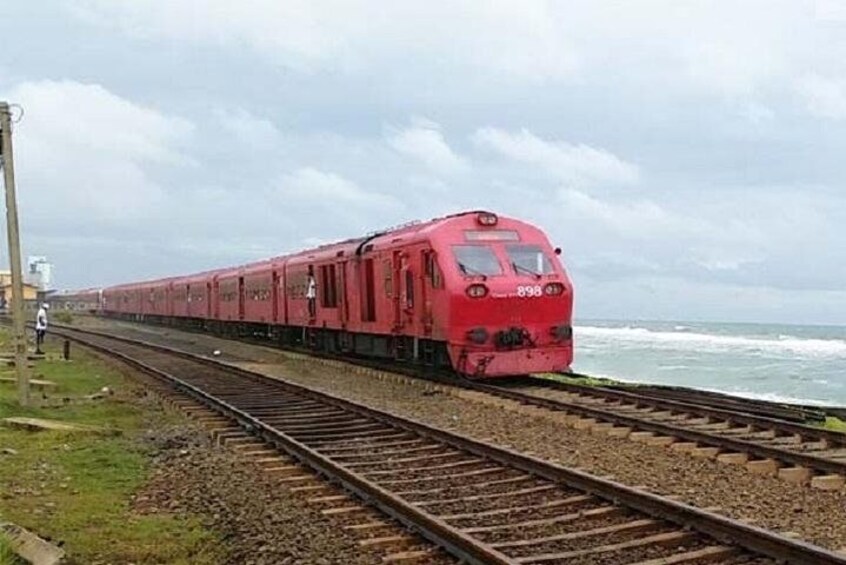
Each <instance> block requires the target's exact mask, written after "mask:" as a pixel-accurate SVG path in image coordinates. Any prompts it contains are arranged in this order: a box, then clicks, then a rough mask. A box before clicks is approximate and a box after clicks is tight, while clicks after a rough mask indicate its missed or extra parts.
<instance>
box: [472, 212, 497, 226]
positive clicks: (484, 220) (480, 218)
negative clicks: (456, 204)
mask: <svg viewBox="0 0 846 565" xmlns="http://www.w3.org/2000/svg"><path fill="white" fill-rule="evenodd" d="M476 221H477V222H479V225H480V226H495V225H496V223H497V222H498V221H499V218H497V217H496V214H491V213H490V212H479V214H478V215H477V216H476Z"/></svg>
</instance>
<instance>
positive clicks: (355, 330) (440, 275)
mask: <svg viewBox="0 0 846 565" xmlns="http://www.w3.org/2000/svg"><path fill="white" fill-rule="evenodd" d="M559 253H560V250H558V249H555V250H553V248H552V247H551V246H550V244H549V241H548V240H547V238H546V236H545V235H544V234H543V232H541V231H540V230H539V229H538V228H536V227H534V226H531V225H529V224H526V223H525V222H521V221H518V220H514V219H511V218H503V217H499V216H497V215H495V214H492V213H490V212H465V213H461V214H455V215H452V216H447V217H443V218H437V219H434V220H431V221H428V222H422V223H416V224H410V225H406V226H402V227H399V228H395V229H391V230H387V231H384V232H379V233H375V234H372V235H369V236H367V237H363V238H358V239H350V240H347V241H342V242H339V243H333V244H330V245H324V246H321V247H318V248H316V249H310V250H308V251H303V252H301V253H297V254H294V255H287V256H282V257H276V258H273V259H269V260H265V261H261V262H258V263H253V264H249V265H244V266H241V267H234V268H231V269H222V270H217V271H211V272H206V273H200V274H195V275H190V276H186V277H175V278H168V279H162V280H156V281H149V282H141V283H133V284H126V285H120V286H114V287H110V288H105V289H103V290H102V299H101V304H100V310H101V312H102V313H103V314H104V315H107V316H115V317H121V318H127V319H133V320H137V321H147V322H154V323H159V324H166V325H173V326H186V327H193V328H196V329H202V330H205V331H209V332H212V333H216V334H220V335H225V336H233V337H238V336H242V337H243V336H251V337H261V338H265V339H267V340H269V341H273V342H277V343H280V344H282V345H288V346H298V347H307V348H310V349H314V350H317V351H324V352H331V353H334V354H348V355H357V356H366V357H376V358H388V359H394V360H397V361H400V362H406V363H418V364H421V365H427V366H434V367H451V368H453V369H454V370H455V371H457V372H458V373H461V374H463V375H466V376H469V377H496V376H507V375H519V374H526V373H537V372H550V371H563V370H567V369H568V368H569V366H570V363H571V362H572V359H573V340H572V326H571V314H572V306H573V288H572V285H571V283H570V280H569V279H568V277H567V274H566V272H565V271H564V269H563V268H562V266H561V264H560V262H559V261H558V258H557V257H556V255H558V254H559ZM89 296H90V295H89Z"/></svg>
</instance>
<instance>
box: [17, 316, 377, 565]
mask: <svg viewBox="0 0 846 565" xmlns="http://www.w3.org/2000/svg"><path fill="white" fill-rule="evenodd" d="M6 338H7V334H6V332H5V330H3V329H0V344H2V343H3V342H4V341H5V340H6ZM47 351H48V355H47V357H46V358H45V359H43V360H36V361H35V362H34V367H33V371H34V374H35V376H37V377H38V380H41V381H45V382H46V383H47V384H42V385H39V387H38V388H35V389H34V391H33V392H34V396H37V397H38V404H39V406H37V407H32V408H26V409H22V408H20V407H19V406H18V405H17V402H16V396H15V395H16V388H15V386H14V383H8V382H3V383H0V420H2V419H6V418H30V419H32V418H37V419H41V420H45V421H47V422H60V423H62V424H66V425H68V424H69V425H73V426H77V425H81V426H83V427H84V428H85V430H84V431H83V432H78V431H72V430H69V429H65V430H50V429H43V430H39V429H38V427H39V426H38V425H35V424H38V423H39V422H35V424H34V425H27V426H25V427H7V426H0V522H9V523H14V524H16V525H18V526H21V527H23V528H26V529H27V530H29V531H31V532H33V533H35V534H37V535H39V536H40V537H42V538H44V539H45V540H48V541H50V542H51V543H53V544H55V545H57V546H60V547H61V548H62V550H63V551H64V552H65V554H66V560H67V562H69V563H200V564H202V563H226V562H240V563H246V562H253V563H279V562H290V563H318V562H340V561H343V562H345V563H372V562H374V556H373V554H372V553H368V552H367V551H365V550H362V548H361V547H360V546H359V545H358V544H357V541H356V540H355V539H354V538H352V537H351V536H350V535H348V534H346V533H345V532H344V531H343V530H342V529H341V528H338V527H337V524H334V523H333V522H330V521H329V520H328V519H327V518H325V517H324V516H322V515H321V514H320V512H319V511H318V510H317V509H315V508H314V507H313V506H310V505H307V504H306V503H305V502H304V501H303V500H302V499H301V498H298V497H295V496H293V495H292V494H290V493H288V492H286V491H284V490H282V489H278V488H274V485H273V484H271V483H270V481H271V478H269V477H268V476H267V475H266V473H264V472H263V471H262V469H261V468H260V467H259V466H257V465H255V464H254V463H252V462H251V461H249V460H245V458H244V457H241V456H239V455H237V454H236V453H235V452H234V451H232V450H231V449H229V448H225V447H221V446H219V445H216V444H215V442H214V441H212V439H211V436H210V435H209V434H208V433H207V432H206V431H205V430H204V429H203V428H202V427H199V426H197V425H195V424H194V423H192V422H191V421H190V420H188V419H187V418H186V417H185V416H184V415H183V414H181V413H180V412H178V411H177V410H174V409H173V408H171V407H169V406H167V405H166V404H163V403H162V402H161V399H159V398H158V397H156V396H153V395H150V394H149V393H148V392H147V391H146V390H145V389H144V388H143V387H142V386H139V385H138V384H137V382H136V381H135V379H134V375H132V374H131V373H130V372H128V369H126V368H123V367H122V366H118V365H117V364H115V363H113V362H110V361H104V360H102V359H101V358H99V357H96V356H94V355H93V354H90V353H88V352H86V351H85V350H83V349H80V348H74V349H73V351H72V356H71V360H70V361H64V360H62V359H61V358H60V356H59V355H58V353H59V352H60V351H61V343H60V342H58V341H52V342H48V347H47ZM11 374H12V373H11V372H9V374H8V375H6V376H10V375H11ZM100 432H104V433H100ZM12 550H13V543H12V542H11V541H10V540H9V539H6V538H4V539H3V540H2V541H0V562H3V563H5V562H7V561H8V562H14V556H13V551H12ZM333 559H334V561H333ZM339 560H340V561H339Z"/></svg>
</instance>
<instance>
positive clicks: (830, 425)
mask: <svg viewBox="0 0 846 565" xmlns="http://www.w3.org/2000/svg"><path fill="white" fill-rule="evenodd" d="M822 427H823V428H825V429H827V430H833V431H835V432H843V433H846V422H844V421H843V420H841V419H840V418H835V417H834V416H828V417H826V419H825V423H823V425H822Z"/></svg>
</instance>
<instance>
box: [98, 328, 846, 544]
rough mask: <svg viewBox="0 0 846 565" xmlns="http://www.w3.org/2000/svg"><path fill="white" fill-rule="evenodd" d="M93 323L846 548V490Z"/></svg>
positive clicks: (215, 346) (516, 410)
mask: <svg viewBox="0 0 846 565" xmlns="http://www.w3.org/2000/svg"><path fill="white" fill-rule="evenodd" d="M94 323H95V324H96V325H99V326H100V327H109V328H111V329H112V330H113V331H118V329H117V328H120V330H119V331H120V333H121V334H125V335H132V336H133V337H136V338H138V337H140V338H143V339H146V340H148V341H157V342H160V343H162V344H166V345H169V346H171V347H177V348H182V349H186V350H189V351H193V352H198V353H205V354H210V353H211V352H212V351H215V350H219V351H220V352H221V355H220V358H221V359H224V360H228V361H230V362H233V363H237V364H241V365H243V366H245V367H248V368H249V369H251V370H254V371H257V372H261V373H264V374H267V375H271V376H282V377H284V378H286V379H290V380H292V381H297V382H302V383H304V384H308V385H310V386H313V387H316V388H319V389H322V390H325V391H327V392H330V393H332V394H338V395H342V396H344V397H345V398H349V399H351V400H354V401H357V402H361V403H363V404H366V405H368V406H372V407H374V408H377V409H381V410H386V411H390V412H393V413H395V414H398V415H401V416H406V417H412V418H415V419H418V420H421V421H423V422H426V423H431V424H433V425H437V426H440V427H444V428H447V429H451V430H453V431H456V432H459V433H461V434H464V435H467V436H469V437H474V438H479V439H486V440H489V441H494V442H496V443H498V444H500V445H504V446H508V447H511V448H513V449H515V450H518V451H522V452H529V453H533V454H535V455H537V456H539V457H541V458H544V459H547V460H551V461H556V462H560V463H562V464H564V465H567V466H570V467H577V468H581V469H584V470H586V471H588V472H590V473H593V474H597V475H601V476H606V477H612V478H613V479H615V480H617V481H620V482H622V483H625V484H628V485H631V486H640V487H643V488H646V489H648V490H651V491H653V492H656V493H659V494H662V495H666V496H672V497H675V498H676V499H678V500H681V501H684V502H687V503H690V504H693V505H696V506H699V507H702V508H711V509H716V510H717V511H719V512H720V513H723V514H725V515H728V516H730V517H732V518H736V519H741V520H745V521H748V522H750V523H753V524H755V525H758V526H761V527H765V528H769V529H772V530H775V531H780V532H792V533H794V534H795V535H798V536H800V537H802V538H804V539H806V540H808V541H811V542H814V543H817V544H820V545H823V546H825V547H829V548H832V549H842V548H844V547H846V494H845V493H843V492H832V491H819V490H815V489H812V488H809V487H808V486H805V485H800V484H792V483H789V482H787V481H783V480H780V479H778V478H775V477H771V476H765V475H758V474H755V473H751V472H749V471H748V470H747V469H746V468H744V467H742V466H736V465H730V464H726V463H722V462H718V461H716V460H714V459H709V458H699V457H693V456H691V455H690V454H688V453H683V452H679V451H675V450H672V449H668V448H661V447H658V446H650V445H645V444H643V443H637V442H633V441H631V440H629V439H623V438H615V437H609V436H607V435H599V434H595V433H591V432H590V431H589V430H587V429H577V428H574V427H570V426H567V425H564V423H563V422H562V421H561V419H559V418H555V417H552V416H551V415H550V413H549V412H548V411H544V410H541V409H537V408H533V407H527V406H523V405H520V404H518V403H514V402H509V401H506V400H503V399H495V398H491V397H490V396H489V395H484V394H478V393H474V392H460V391H455V390H447V389H443V390H441V389H438V388H435V387H432V386H431V385H429V384H426V383H414V382H410V381H409V380H408V379H404V378H403V379H394V378H393V377H387V378H386V377H384V376H383V377H381V378H380V377H378V376H375V375H373V374H369V373H367V372H365V373H363V374H362V373H359V372H356V371H354V370H353V369H351V368H349V367H330V366H327V365H325V364H319V363H314V362H308V361H302V360H296V359H294V358H293V357H292V356H290V355H288V354H286V353H284V352H280V351H275V350H272V349H270V348H266V347H259V346H254V345H249V344H243V343H238V342H232V341H226V340H221V339H216V338H212V337H208V336H203V335H200V334H194V333H185V332H178V331H174V330H164V329H161V328H150V327H142V326H135V325H129V324H118V323H114V322H103V321H95V322H94Z"/></svg>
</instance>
